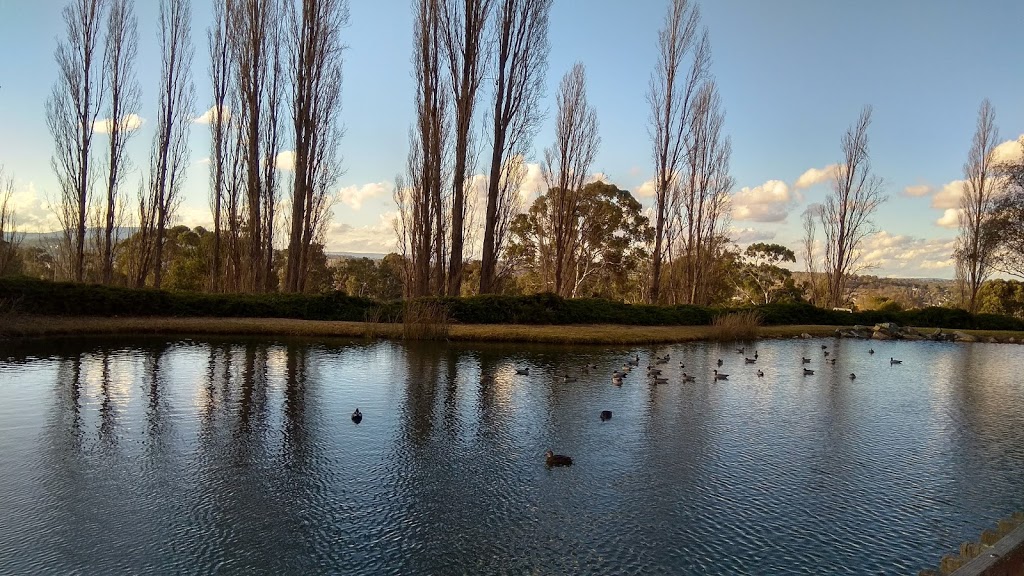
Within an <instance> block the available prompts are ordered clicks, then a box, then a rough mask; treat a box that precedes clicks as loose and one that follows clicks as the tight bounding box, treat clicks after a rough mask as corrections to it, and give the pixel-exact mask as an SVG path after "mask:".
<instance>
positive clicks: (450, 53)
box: [440, 0, 494, 296]
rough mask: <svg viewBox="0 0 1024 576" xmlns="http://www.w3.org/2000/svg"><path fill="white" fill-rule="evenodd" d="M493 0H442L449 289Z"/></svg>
mask: <svg viewBox="0 0 1024 576" xmlns="http://www.w3.org/2000/svg"><path fill="white" fill-rule="evenodd" d="M493 3H494V0H442V10H441V22H440V24H441V39H442V42H441V49H442V53H443V57H444V59H445V61H446V62H447V65H448V66H447V67H448V72H449V74H450V76H451V82H450V86H451V90H452V107H453V108H454V110H453V116H454V118H453V122H454V126H453V127H454V129H455V150H454V154H455V156H454V158H453V160H454V168H453V170H452V210H451V260H450V263H449V265H448V295H449V296H458V295H459V294H460V293H461V292H462V263H463V257H464V254H463V246H464V244H465V228H466V227H465V221H466V191H467V178H470V177H471V176H472V171H473V170H472V169H473V164H472V162H471V161H470V160H471V156H472V148H473V140H472V128H473V118H474V112H475V110H476V103H477V94H478V92H479V88H480V83H481V81H482V80H483V76H484V74H485V73H486V67H487V61H486V60H485V51H484V48H485V46H484V42H485V40H486V38H485V36H484V32H485V31H486V28H487V22H488V19H489V18H490V13H491V7H492V6H493Z"/></svg>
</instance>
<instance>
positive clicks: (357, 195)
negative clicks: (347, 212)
mask: <svg viewBox="0 0 1024 576" xmlns="http://www.w3.org/2000/svg"><path fill="white" fill-rule="evenodd" d="M392 190H394V185H393V184H391V183H390V182H372V183H370V184H363V185H362V186H346V187H344V188H342V189H341V190H339V191H338V200H339V201H340V202H341V203H342V204H345V205H347V206H350V207H351V208H352V209H353V210H359V209H360V208H362V207H363V202H365V201H367V200H369V199H371V198H376V197H378V196H383V195H385V194H390V193H391V191H392Z"/></svg>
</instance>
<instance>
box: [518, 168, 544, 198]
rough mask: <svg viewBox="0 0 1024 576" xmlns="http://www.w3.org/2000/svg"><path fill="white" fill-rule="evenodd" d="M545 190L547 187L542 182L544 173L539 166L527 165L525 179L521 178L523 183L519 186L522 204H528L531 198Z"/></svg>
mask: <svg viewBox="0 0 1024 576" xmlns="http://www.w3.org/2000/svg"><path fill="white" fill-rule="evenodd" d="M547 190H548V185H547V183H546V182H544V171H543V170H542V169H541V167H540V164H537V163H527V164H526V177H525V178H523V183H522V184H520V186H519V196H520V198H522V199H523V202H528V201H529V200H530V198H531V197H534V196H540V195H541V194H543V193H545V192H547Z"/></svg>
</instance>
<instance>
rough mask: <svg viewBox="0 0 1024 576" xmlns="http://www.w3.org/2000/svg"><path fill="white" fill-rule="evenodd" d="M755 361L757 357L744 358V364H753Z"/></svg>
mask: <svg viewBox="0 0 1024 576" xmlns="http://www.w3.org/2000/svg"><path fill="white" fill-rule="evenodd" d="M754 362H757V358H744V359H743V363H744V364H753V363H754Z"/></svg>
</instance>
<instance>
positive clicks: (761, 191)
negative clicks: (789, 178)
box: [732, 180, 796, 222]
mask: <svg viewBox="0 0 1024 576" xmlns="http://www.w3.org/2000/svg"><path fill="white" fill-rule="evenodd" d="M795 202H796V197H795V196H794V195H793V194H792V192H791V191H790V189H789V186H787V185H786V183H785V182H783V181H781V180H769V181H767V182H765V183H764V184H761V185H760V186H756V187H754V188H748V187H744V188H741V189H740V190H739V192H736V193H735V194H733V198H732V204H733V209H732V216H733V218H734V219H736V220H747V221H750V222H781V221H783V220H785V219H786V216H787V215H788V214H789V211H790V210H791V209H792V208H793V205H794V204H795Z"/></svg>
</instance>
